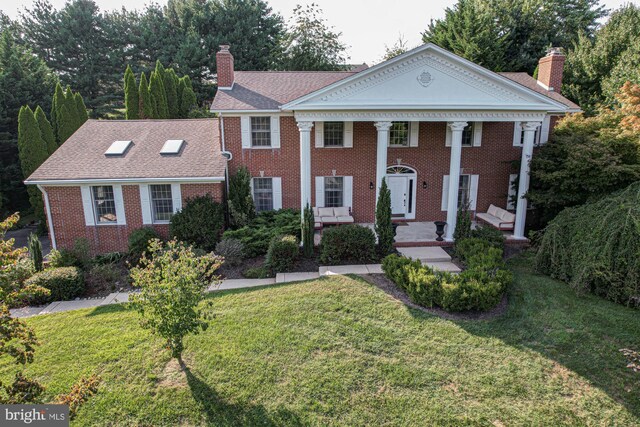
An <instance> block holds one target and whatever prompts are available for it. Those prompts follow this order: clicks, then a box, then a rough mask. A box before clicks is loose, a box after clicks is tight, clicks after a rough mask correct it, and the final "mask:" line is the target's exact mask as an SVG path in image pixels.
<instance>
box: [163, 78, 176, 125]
mask: <svg viewBox="0 0 640 427" xmlns="http://www.w3.org/2000/svg"><path fill="white" fill-rule="evenodd" d="M174 77H176V78H177V76H176V75H175V72H174V71H173V68H169V69H168V70H165V73H164V80H163V83H164V90H165V92H166V94H167V109H168V110H169V118H170V119H177V118H178V115H179V114H180V111H179V110H178V105H179V103H178V88H177V87H176V79H175V78H174Z"/></svg>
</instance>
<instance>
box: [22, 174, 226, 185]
mask: <svg viewBox="0 0 640 427" xmlns="http://www.w3.org/2000/svg"><path fill="white" fill-rule="evenodd" d="M222 181H224V176H208V177H189V178H185V177H181V178H175V177H174V178H86V179H82V178H80V179H51V180H47V179H45V180H27V181H24V183H25V184H27V185H81V184H92V183H100V184H107V183H131V184H137V183H147V182H193V183H206V182H222Z"/></svg>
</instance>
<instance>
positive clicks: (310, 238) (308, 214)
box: [302, 203, 315, 258]
mask: <svg viewBox="0 0 640 427" xmlns="http://www.w3.org/2000/svg"><path fill="white" fill-rule="evenodd" d="M314 237H315V218H314V216H313V209H311V206H309V203H307V206H305V208H304V214H303V217H302V251H303V252H304V256H306V257H308V258H310V257H312V256H313V244H314Z"/></svg>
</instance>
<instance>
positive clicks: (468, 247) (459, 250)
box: [455, 237, 490, 262]
mask: <svg viewBox="0 0 640 427" xmlns="http://www.w3.org/2000/svg"><path fill="white" fill-rule="evenodd" d="M489 247H490V245H489V242H487V241H486V240H482V239H478V238H475V237H472V238H468V239H462V240H457V241H456V245H455V251H456V256H457V257H458V258H460V260H461V261H462V262H466V261H467V258H468V257H469V256H471V255H472V254H476V253H478V252H482V251H485V250H488V249H489Z"/></svg>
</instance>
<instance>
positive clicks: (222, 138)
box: [220, 113, 229, 194]
mask: <svg viewBox="0 0 640 427" xmlns="http://www.w3.org/2000/svg"><path fill="white" fill-rule="evenodd" d="M220 140H221V141H222V151H223V152H225V151H227V147H226V145H225V143H224V117H222V113H220ZM228 164H229V160H227V162H226V163H225V165H224V185H225V187H226V188H227V194H229V166H228Z"/></svg>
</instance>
